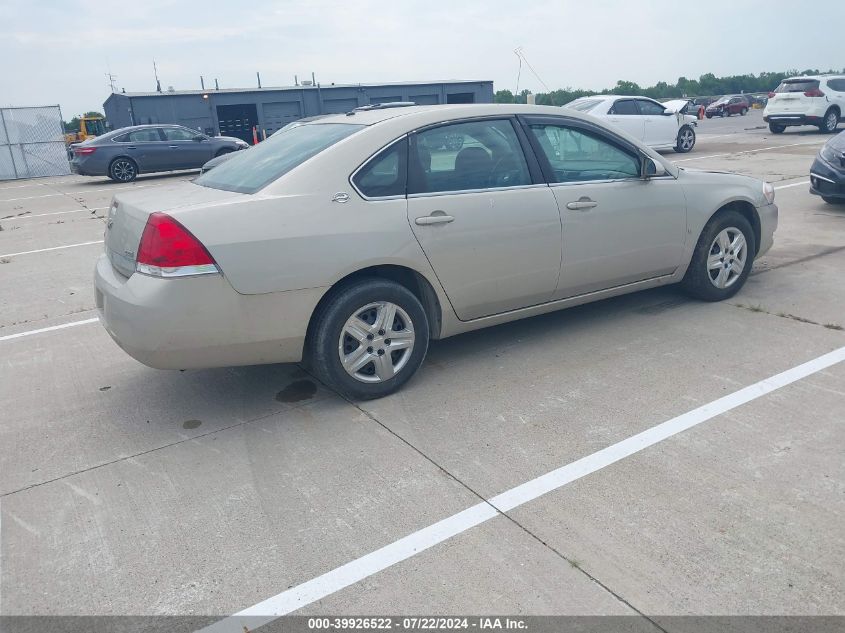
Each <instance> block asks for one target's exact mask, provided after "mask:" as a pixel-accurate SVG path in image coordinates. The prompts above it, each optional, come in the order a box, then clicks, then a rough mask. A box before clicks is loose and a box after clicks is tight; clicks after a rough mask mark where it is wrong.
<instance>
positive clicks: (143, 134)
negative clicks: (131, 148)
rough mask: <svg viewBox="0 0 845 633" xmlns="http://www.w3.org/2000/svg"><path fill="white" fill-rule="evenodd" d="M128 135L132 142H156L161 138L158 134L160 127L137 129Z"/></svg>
mask: <svg viewBox="0 0 845 633" xmlns="http://www.w3.org/2000/svg"><path fill="white" fill-rule="evenodd" d="M126 136H127V140H128V141H129V142H130V143H154V142H156V141H160V140H161V137H160V136H159V135H158V128H154V127H152V128H144V129H143V130H135V131H134V132H130V133H129V134H127V135H126Z"/></svg>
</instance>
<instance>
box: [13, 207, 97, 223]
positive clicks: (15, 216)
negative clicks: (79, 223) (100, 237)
mask: <svg viewBox="0 0 845 633" xmlns="http://www.w3.org/2000/svg"><path fill="white" fill-rule="evenodd" d="M106 209H108V207H94V208H93V209H86V208H84V207H83V208H82V209H71V210H70V211H52V212H50V213H36V214H35V215H29V214H27V215H10V216H9V217H5V218H0V220H28V219H29V218H43V217H46V216H48V215H64V214H66V213H80V212H81V211H105V210H106Z"/></svg>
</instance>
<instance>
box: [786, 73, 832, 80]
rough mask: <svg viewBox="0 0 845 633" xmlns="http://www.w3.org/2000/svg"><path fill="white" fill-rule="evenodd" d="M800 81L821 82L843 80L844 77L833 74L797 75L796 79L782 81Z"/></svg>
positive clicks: (790, 78) (788, 78)
mask: <svg viewBox="0 0 845 633" xmlns="http://www.w3.org/2000/svg"><path fill="white" fill-rule="evenodd" d="M802 79H804V80H807V79H810V80H815V81H821V80H822V79H845V75H837V74H835V73H834V74H830V75H798V76H796V77H787V78H786V79H784V81H801V80H802Z"/></svg>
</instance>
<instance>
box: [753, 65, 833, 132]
mask: <svg viewBox="0 0 845 633" xmlns="http://www.w3.org/2000/svg"><path fill="white" fill-rule="evenodd" d="M843 117H845V76H843V75H819V76H812V77H811V76H807V77H791V78H789V79H784V80H783V81H782V82H781V83H780V85H779V86H778V87H777V88H775V91H774V92H770V93H769V102H768V104H766V109H765V110H763V120H764V121H766V122H767V123H768V124H769V129H770V130H771V131H772V132H773V133H774V134H780V133H781V132H783V131H784V130H785V129H786V128H787V127H788V126H790V125H815V126H816V127H818V128H819V130H821V131H822V132H827V133H830V132H833V131H834V130H836V126H837V125H838V124H839V122H840V121H841V120H843Z"/></svg>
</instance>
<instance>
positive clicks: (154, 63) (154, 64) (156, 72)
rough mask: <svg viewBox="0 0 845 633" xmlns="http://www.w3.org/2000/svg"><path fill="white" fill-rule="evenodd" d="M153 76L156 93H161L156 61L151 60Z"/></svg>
mask: <svg viewBox="0 0 845 633" xmlns="http://www.w3.org/2000/svg"><path fill="white" fill-rule="evenodd" d="M153 74H154V75H155V78H156V92H161V81H159V79H158V68H156V60H153Z"/></svg>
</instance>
